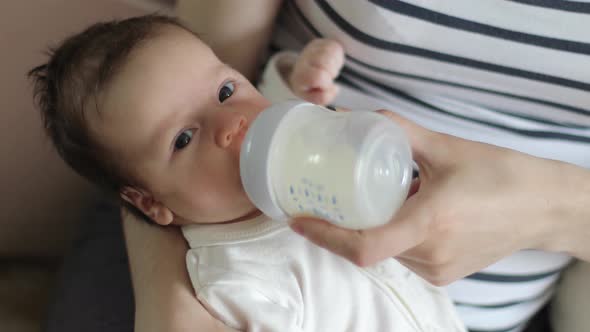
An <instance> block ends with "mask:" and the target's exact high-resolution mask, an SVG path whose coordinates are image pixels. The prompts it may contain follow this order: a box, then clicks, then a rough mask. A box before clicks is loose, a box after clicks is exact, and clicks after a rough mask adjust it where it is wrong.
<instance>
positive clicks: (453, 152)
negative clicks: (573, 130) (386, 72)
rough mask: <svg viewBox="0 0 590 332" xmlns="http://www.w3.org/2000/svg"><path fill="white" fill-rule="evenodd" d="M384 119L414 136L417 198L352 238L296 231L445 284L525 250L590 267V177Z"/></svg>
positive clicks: (319, 230) (321, 227)
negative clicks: (568, 257) (570, 258)
mask: <svg viewBox="0 0 590 332" xmlns="http://www.w3.org/2000/svg"><path fill="white" fill-rule="evenodd" d="M381 113H382V114H384V115H386V116H389V117H390V118H391V119H392V120H394V121H396V122H398V123H399V124H401V125H402V126H403V127H404V129H405V130H406V132H407V133H408V134H409V136H410V140H411V144H412V149H413V153H414V158H415V160H416V162H417V163H418V165H419V167H420V180H419V182H418V181H417V182H415V183H414V184H413V189H412V190H411V193H413V195H411V196H410V197H409V199H408V200H407V201H406V203H405V204H404V205H403V206H402V208H401V209H400V211H398V213H397V214H396V215H395V216H394V218H393V219H392V220H391V221H390V223H388V224H386V225H384V226H381V227H377V228H373V229H367V230H359V231H351V230H345V229H341V228H338V227H336V226H333V225H330V224H328V223H327V222H323V221H320V220H313V219H298V220H295V221H294V222H292V224H291V226H292V228H293V229H294V230H295V231H296V232H298V233H300V234H303V235H304V236H305V237H307V238H308V239H310V240H311V241H313V242H315V243H316V244H318V245H320V246H322V247H325V248H327V249H329V250H332V251H333V252H335V253H337V254H339V255H342V256H344V257H346V258H348V259H350V260H351V261H353V262H354V263H356V264H358V265H361V266H365V265H371V264H373V263H375V262H377V261H379V260H381V259H383V258H385V257H391V256H395V257H396V258H397V259H399V260H400V262H402V263H403V264H404V265H406V266H408V267H409V268H410V269H412V270H414V271H415V272H416V273H418V274H420V275H422V276H423V277H424V278H425V279H427V280H429V281H430V282H432V283H434V284H437V285H444V284H448V283H450V282H452V281H455V280H457V279H459V278H462V277H464V276H466V275H469V274H471V273H473V272H476V271H479V270H481V269H482V268H484V267H486V266H488V265H490V264H492V263H493V262H495V261H497V260H499V259H501V258H503V257H505V256H507V255H509V254H511V253H513V252H516V251H518V250H522V249H542V250H547V251H555V252H566V253H569V254H571V255H572V256H575V257H577V258H580V259H583V260H587V261H590V245H589V244H588V239H589V238H590V171H588V170H587V169H583V168H581V167H577V166H574V165H571V164H566V163H562V162H558V161H552V160H546V159H540V158H535V157H532V156H529V155H525V154H522V153H518V152H515V151H511V150H507V149H503V148H499V147H495V146H491V145H487V144H482V143H476V142H471V141H467V140H463V139H459V138H456V137H452V136H448V135H444V134H440V133H435V132H432V131H428V130H426V129H424V128H421V127H419V126H417V125H416V124H414V123H411V122H410V121H408V120H406V119H403V118H401V117H400V116H397V115H394V114H393V113H391V112H389V111H385V112H381Z"/></svg>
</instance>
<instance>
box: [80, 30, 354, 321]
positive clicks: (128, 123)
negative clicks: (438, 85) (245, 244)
mask: <svg viewBox="0 0 590 332" xmlns="http://www.w3.org/2000/svg"><path fill="white" fill-rule="evenodd" d="M335 45H337V44H335V43H334V42H331V41H322V42H321V43H318V42H316V43H314V45H313V50H314V52H306V55H305V56H301V57H300V58H299V59H298V62H297V64H296V66H298V68H301V69H299V70H300V71H303V70H305V71H307V73H306V75H305V78H306V79H309V80H311V82H318V81H320V80H318V77H323V75H324V74H325V72H333V73H337V72H338V71H339V66H341V62H340V64H338V63H334V62H333V61H331V60H330V59H331V58H333V57H332V56H331V53H332V52H337V54H336V55H341V54H342V49H341V48H339V46H336V47H335ZM323 48H326V49H329V51H325V52H322V49H323ZM316 52H321V53H323V54H324V56H323V57H322V58H321V59H319V60H318V59H315V60H314V61H315V65H314V67H312V68H307V67H306V66H302V65H299V63H300V62H302V63H309V62H310V57H315V56H316ZM335 65H336V66H338V68H334V66H335ZM334 76H335V75H334ZM294 82H297V79H295V80H294ZM305 83H306V84H307V83H308V81H305ZM169 87H174V89H170V88H169ZM224 88H225V89H226V94H225V95H224V96H227V97H226V99H224V100H223V101H221V100H220V92H221V91H222V89H224ZM230 88H231V89H230ZM228 89H229V90H232V92H231V94H230V93H227V90H228ZM314 89H315V90H314V95H315V96H320V97H321V98H324V99H325V100H327V101H329V100H330V99H331V98H333V94H332V92H331V91H333V90H334V84H333V80H332V79H330V80H328V81H326V82H325V84H323V85H322V84H315V85H314ZM324 94H326V95H328V97H326V96H323V95H324ZM98 105H100V110H99V111H98V112H89V113H88V116H89V122H90V123H91V134H92V135H93V137H94V138H95V139H96V140H97V141H99V142H101V145H102V146H103V147H104V148H105V149H107V150H108V151H110V152H111V153H112V154H113V155H116V156H117V158H118V160H119V161H120V163H121V165H124V170H125V172H126V173H127V174H130V175H131V177H132V178H133V180H134V181H133V182H134V183H135V184H134V185H130V186H127V187H125V188H124V189H123V190H122V191H121V196H122V197H123V198H124V199H126V200H127V201H128V202H130V203H132V204H134V205H135V206H136V207H138V208H139V209H140V210H142V211H143V212H144V213H145V214H146V215H148V216H150V217H151V218H152V219H153V220H154V221H156V222H157V223H158V224H160V225H171V224H172V225H183V224H188V223H223V222H236V221H239V220H241V219H243V218H247V217H248V216H250V215H252V214H256V213H257V210H256V208H255V207H254V205H253V204H252V203H251V202H250V201H249V200H248V199H247V196H246V194H245V192H244V190H243V187H242V184H241V181H240V178H239V164H238V161H239V152H240V146H241V142H242V140H243V138H244V134H245V132H246V130H247V128H248V125H249V124H250V123H251V121H252V120H253V119H254V118H255V116H256V115H257V114H258V113H259V112H260V111H262V110H263V109H264V108H266V107H267V106H268V105H269V103H268V101H267V100H266V99H264V98H263V97H262V96H261V95H260V94H259V93H258V92H257V91H256V89H254V87H253V86H252V85H251V84H250V82H249V81H247V80H246V79H245V78H244V77H243V76H242V75H240V74H239V73H238V72H236V71H235V70H233V69H231V68H230V67H228V66H227V65H225V64H223V63H222V62H221V61H220V60H219V59H218V58H217V57H216V56H215V55H214V54H213V52H212V51H211V49H210V48H209V47H208V46H206V45H205V44H204V43H202V42H201V41H200V40H198V39H197V38H195V37H194V36H193V35H192V34H190V33H187V32H186V31H184V30H181V29H178V28H176V27H166V28H164V29H162V31H161V33H160V34H159V35H158V36H157V37H156V38H154V39H153V40H150V43H146V44H145V45H143V46H142V47H140V48H138V49H136V50H134V52H133V53H132V55H131V56H130V60H129V61H128V62H127V63H126V64H125V65H124V66H123V67H122V69H121V71H120V72H119V73H118V74H117V75H116V76H115V77H114V79H113V80H112V81H111V82H110V84H109V87H108V88H107V89H106V90H105V91H104V93H102V94H101V95H100V96H99V100H98ZM189 133H190V135H189V136H190V142H188V144H187V145H185V146H184V147H183V148H182V149H175V143H176V142H177V140H178V138H179V136H180V135H182V134H185V135H186V134H189ZM123 219H124V220H126V222H125V233H126V240H127V242H128V251H129V257H130V264H131V272H132V275H133V276H144V277H143V278H137V277H135V278H134V279H133V280H134V283H133V285H134V291H135V294H136V303H137V307H136V328H137V329H138V330H141V331H162V330H167V331H182V330H184V329H188V328H190V327H191V326H195V324H198V325H199V326H202V327H203V328H204V329H205V331H217V330H225V329H226V327H225V326H224V325H223V324H221V323H220V322H219V321H217V320H215V319H213V317H212V316H210V315H209V313H208V312H207V311H205V309H204V308H203V307H202V306H201V305H200V303H199V302H198V301H197V300H196V298H195V296H194V293H193V291H192V286H191V285H190V280H189V278H188V275H187V273H186V267H185V262H184V255H185V253H186V250H187V247H186V242H185V241H184V238H183V237H182V236H181V235H180V233H179V232H178V229H177V228H175V227H171V228H167V229H161V228H155V227H153V226H148V225H145V224H139V223H138V222H137V221H136V220H133V217H132V216H131V215H129V214H127V213H123ZM156 252H160V253H165V254H166V256H165V257H166V259H163V258H164V256H161V257H162V259H150V258H153V257H154V256H157V255H156V254H155V253H156ZM146 253H148V254H147V255H146ZM149 253H152V256H150V254H149ZM168 255H169V256H168ZM156 262H157V263H156ZM162 270H165V271H167V273H166V274H162V273H158V271H162ZM145 276H149V277H145ZM154 285H158V287H154ZM179 307H180V308H183V310H180V311H179V310H177V309H178V308H179ZM157 313H160V314H157ZM162 316H163V317H165V318H166V319H161V317H162ZM154 317H160V318H158V319H157V321H154V320H153V318H154ZM228 330H230V329H228Z"/></svg>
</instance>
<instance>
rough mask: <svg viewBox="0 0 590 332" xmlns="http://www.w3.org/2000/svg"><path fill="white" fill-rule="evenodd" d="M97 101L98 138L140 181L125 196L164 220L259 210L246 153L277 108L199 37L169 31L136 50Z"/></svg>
mask: <svg viewBox="0 0 590 332" xmlns="http://www.w3.org/2000/svg"><path fill="white" fill-rule="evenodd" d="M98 99H99V100H98V102H99V109H100V111H99V112H98V113H97V112H88V120H89V121H90V123H91V127H92V128H91V131H92V135H93V136H95V137H97V138H98V140H99V142H101V143H102V144H103V145H104V146H105V147H106V148H107V149H108V150H109V151H110V152H112V155H114V156H116V157H117V158H118V160H117V163H118V164H119V165H122V166H123V168H124V169H125V170H127V171H128V172H129V173H131V175H132V177H133V178H134V179H135V180H136V181H137V182H138V183H139V185H138V186H136V187H133V188H126V190H127V189H128V191H125V190H124V193H123V196H124V198H125V199H127V200H128V201H130V202H132V204H134V205H136V206H138V207H139V208H140V210H142V211H143V212H144V213H146V214H147V215H148V216H150V217H152V219H155V220H156V222H158V223H161V224H167V223H168V222H170V221H172V220H171V219H170V218H166V216H172V215H173V216H174V219H173V222H174V223H175V224H186V223H194V222H198V223H212V222H223V221H231V220H235V219H237V218H240V217H243V216H245V215H248V214H249V213H252V212H253V211H255V207H254V206H253V204H252V203H251V202H250V200H249V199H248V198H247V196H246V194H245V192H244V189H243V186H242V183H241V180H240V173H239V153H240V147H241V143H242V140H243V139H244V134H245V132H246V130H247V128H248V126H249V124H250V122H251V121H252V120H253V119H254V117H255V116H256V115H257V114H258V113H259V112H260V111H262V110H263V109H264V108H266V107H268V106H269V102H268V101H267V100H266V99H264V98H263V97H262V96H261V95H260V94H259V93H258V91H257V90H256V89H255V88H254V87H253V86H252V85H251V84H250V83H249V82H248V80H246V79H245V78H244V77H243V76H242V75H240V74H239V73H238V72H236V71H235V70H233V69H232V68H230V67H228V66H227V65H225V64H223V63H221V62H220V60H219V59H218V58H217V57H216V56H215V55H214V54H213V52H212V51H211V50H210V49H209V47H207V46H206V45H205V44H204V43H202V42H201V41H200V40H198V39H197V38H196V37H195V36H193V35H191V34H190V33H188V32H186V31H183V30H182V29H180V28H176V27H166V28H165V30H164V32H163V33H162V34H160V35H159V36H157V37H155V38H152V39H151V40H150V41H148V42H146V43H145V44H144V45H142V46H140V47H139V48H138V49H137V50H135V51H133V53H132V54H131V56H130V60H129V61H128V62H127V63H126V64H125V65H124V66H123V68H121V71H120V72H119V73H118V74H117V75H116V77H115V78H114V80H113V81H112V83H111V84H109V87H108V89H106V91H104V93H102V94H101V95H100V96H99V98H98ZM93 113H95V114H93ZM158 208H164V209H166V210H158ZM150 209H151V210H150ZM167 212H169V214H166V213H167ZM158 214H160V216H158ZM162 216H164V217H162ZM158 218H159V219H161V220H158Z"/></svg>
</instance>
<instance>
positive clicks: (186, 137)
mask: <svg viewBox="0 0 590 332" xmlns="http://www.w3.org/2000/svg"><path fill="white" fill-rule="evenodd" d="M192 138H193V130H192V129H188V130H185V131H183V132H182V133H180V135H178V137H176V141H175V142H174V150H182V149H184V148H185V147H186V146H187V145H188V143H190V142H191V139H192Z"/></svg>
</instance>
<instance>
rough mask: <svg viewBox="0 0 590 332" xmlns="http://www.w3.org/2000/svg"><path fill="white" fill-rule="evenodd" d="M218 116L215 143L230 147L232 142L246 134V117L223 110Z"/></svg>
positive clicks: (222, 146)
mask: <svg viewBox="0 0 590 332" xmlns="http://www.w3.org/2000/svg"><path fill="white" fill-rule="evenodd" d="M223 113H224V114H219V117H218V119H217V120H218V129H217V132H216V133H215V143H216V144H217V145H218V146H219V147H221V148H228V147H230V146H231V145H232V143H240V142H237V141H236V140H241V139H240V138H241V137H242V136H243V135H244V133H243V131H244V129H245V125H246V117H245V116H243V115H242V114H239V113H234V112H223Z"/></svg>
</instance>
